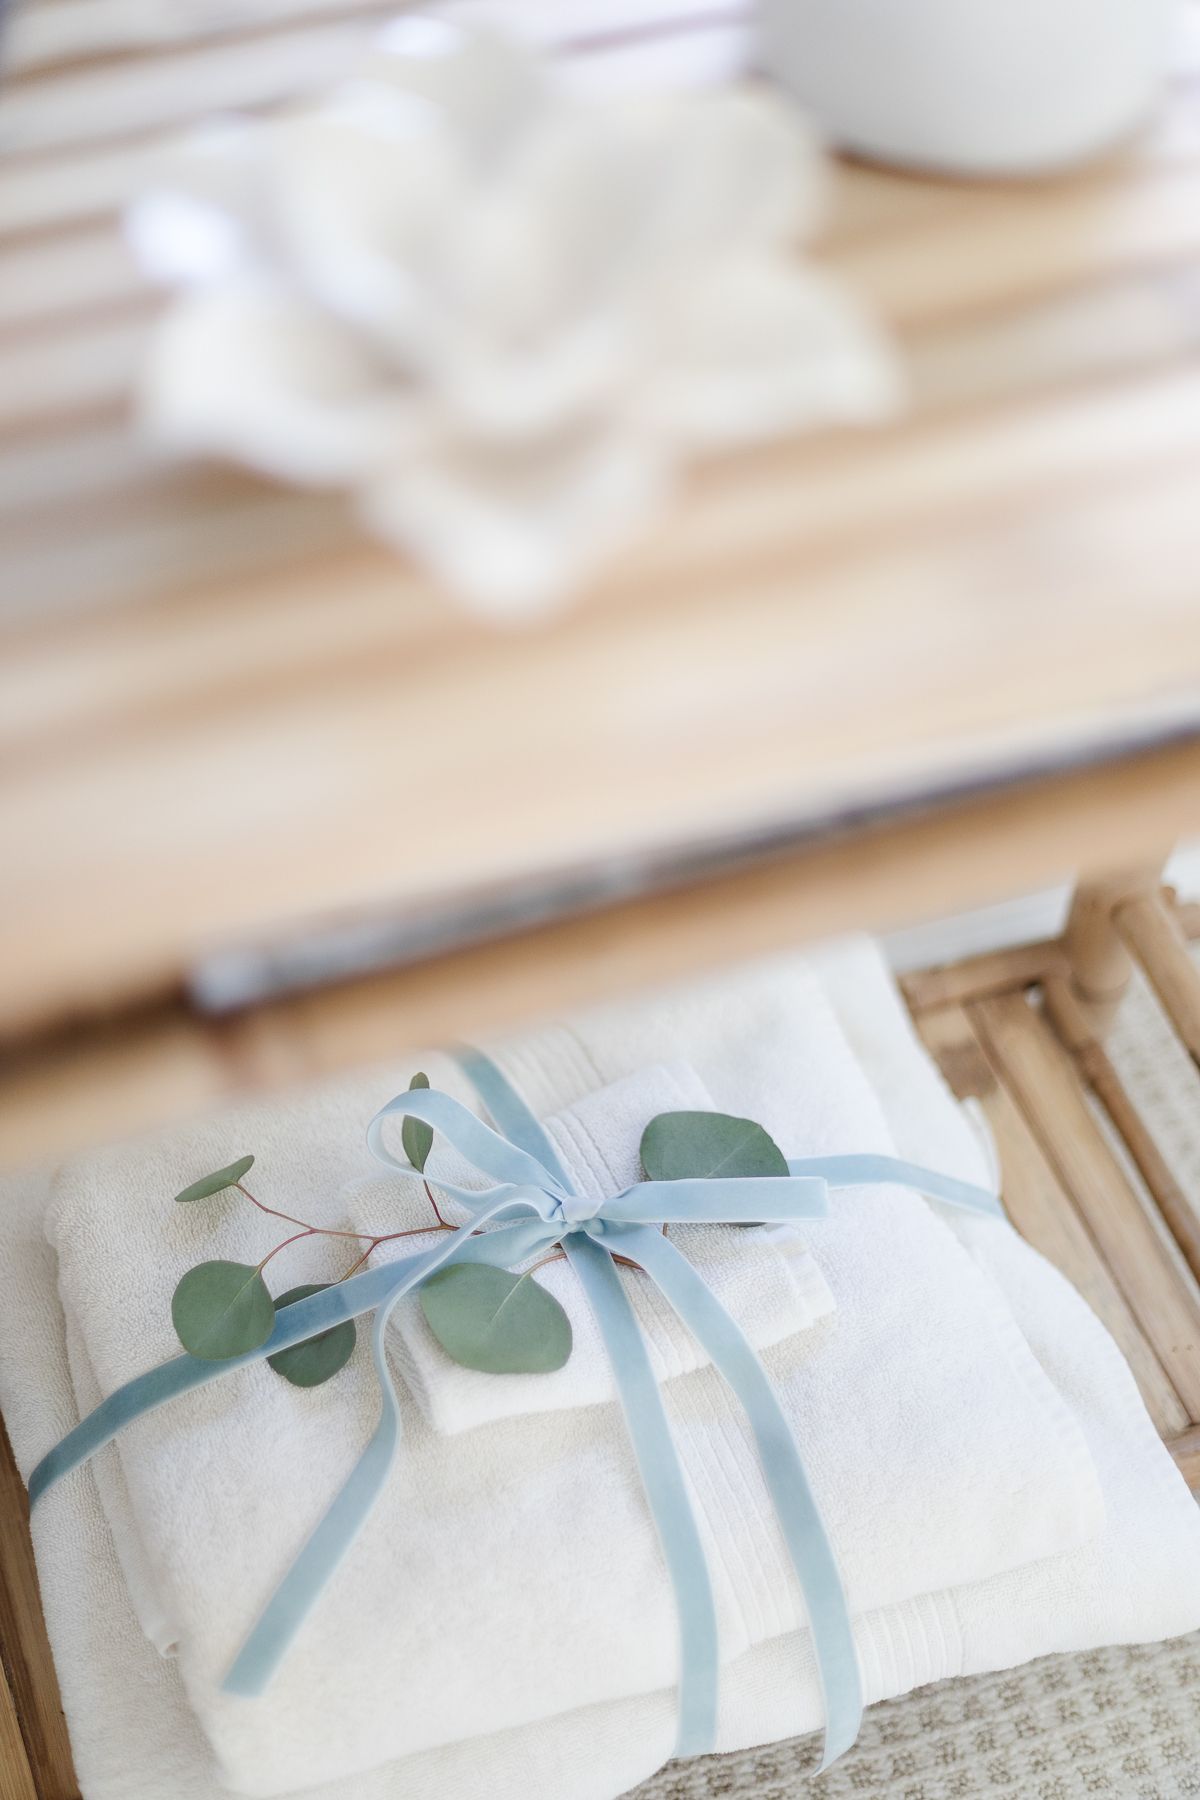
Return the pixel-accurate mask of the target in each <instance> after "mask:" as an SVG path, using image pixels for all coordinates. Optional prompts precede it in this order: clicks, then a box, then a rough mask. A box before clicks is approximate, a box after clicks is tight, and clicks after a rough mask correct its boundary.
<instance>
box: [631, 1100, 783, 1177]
mask: <svg viewBox="0 0 1200 1800" xmlns="http://www.w3.org/2000/svg"><path fill="white" fill-rule="evenodd" d="M642 1167H643V1168H644V1169H645V1171H646V1175H647V1177H648V1179H649V1180H651V1181H695V1180H703V1179H706V1178H708V1177H711V1176H716V1175H739V1176H740V1175H786V1174H787V1172H788V1166H787V1158H786V1156H784V1154H783V1151H782V1150H781V1149H780V1148H779V1146H778V1144H777V1143H776V1142H775V1140H774V1138H772V1137H770V1136H769V1135H768V1133H767V1132H765V1131H764V1130H763V1128H762V1126H761V1125H756V1124H755V1123H754V1120H753V1119H735V1118H733V1117H731V1115H730V1114H729V1113H715V1112H669V1113H659V1115H658V1117H657V1118H656V1119H651V1121H650V1123H649V1124H648V1125H647V1127H646V1129H645V1131H644V1132H643V1133H642Z"/></svg>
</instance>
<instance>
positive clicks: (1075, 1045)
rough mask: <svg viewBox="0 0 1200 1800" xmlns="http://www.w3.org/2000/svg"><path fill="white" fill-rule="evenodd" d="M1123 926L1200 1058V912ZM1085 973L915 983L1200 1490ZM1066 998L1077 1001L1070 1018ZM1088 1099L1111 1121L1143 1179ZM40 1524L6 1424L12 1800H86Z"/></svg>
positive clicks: (0, 1720)
mask: <svg viewBox="0 0 1200 1800" xmlns="http://www.w3.org/2000/svg"><path fill="white" fill-rule="evenodd" d="M1116 922H1117V925H1118V929H1119V930H1120V931H1121V933H1122V936H1123V937H1124V938H1126V939H1127V941H1128V942H1129V944H1130V945H1131V947H1132V949H1133V951H1134V954H1135V955H1136V956H1137V958H1138V960H1139V962H1140V963H1141V964H1142V966H1143V968H1144V969H1145V971H1146V973H1147V975H1148V977H1149V979H1150V981H1151V984H1152V985H1153V987H1154V988H1155V990H1156V992H1157V993H1158V994H1159V996H1160V997H1161V999H1162V1001H1163V1004H1164V1007H1165V1009H1166V1011H1167V1013H1168V1015H1169V1017H1170V1018H1171V1020H1172V1022H1173V1023H1174V1024H1175V1026H1176V1028H1177V1029H1178V1030H1179V1032H1180V1035H1181V1039H1182V1041H1183V1042H1184V1043H1185V1045H1187V1047H1188V1048H1189V1050H1190V1051H1191V1053H1192V1055H1193V1058H1194V1059H1195V1058H1196V1048H1195V1046H1196V1042H1197V1036H1198V1034H1200V973H1198V972H1197V969H1196V966H1195V965H1194V964H1193V963H1192V961H1191V958H1190V956H1189V954H1188V949H1187V945H1188V942H1189V940H1200V907H1195V906H1192V907H1182V908H1181V907H1179V906H1177V905H1176V904H1175V902H1174V899H1173V897H1172V896H1171V895H1170V894H1155V893H1147V892H1142V893H1140V894H1139V895H1138V896H1137V897H1136V898H1135V899H1133V900H1131V901H1130V902H1129V903H1128V904H1127V905H1126V906H1125V907H1123V908H1119V909H1118V910H1117V913H1116ZM1069 976H1070V964H1069V961H1068V957H1067V953H1066V950H1065V948H1064V944H1063V943H1062V941H1060V940H1054V941H1049V942H1045V943H1035V944H1028V945H1021V946H1018V947H1017V948H1016V949H1010V950H1004V951H1000V952H995V953H991V954H988V955H984V956H978V957H973V958H970V959H968V960H966V961H964V962H960V963H957V964H953V965H950V966H948V967H945V968H938V969H929V970H923V971H920V972H918V973H915V974H911V975H908V976H906V977H905V978H904V980H903V984H902V985H903V987H904V991H905V995H906V998H907V1000H908V1004H909V1007H910V1010H911V1011H912V1013H913V1016H914V1018H915V1020H916V1022H917V1025H918V1027H919V1029H920V1031H921V1034H922V1036H923V1038H924V1040H925V1042H926V1044H927V1045H928V1047H929V1049H930V1051H931V1053H932V1054H933V1055H934V1056H935V1057H936V1059H937V1061H938V1062H939V1064H940V1066H941V1068H942V1070H943V1072H944V1073H945V1075H946V1077H947V1079H948V1081H949V1082H950V1084H951V1086H952V1088H953V1089H954V1091H955V1093H956V1094H957V1095H958V1096H959V1097H960V1098H965V1097H967V1096H974V1097H976V1098H977V1099H978V1100H979V1102H980V1103H981V1105H982V1106H983V1108H984V1111H985V1113H986V1115H987V1118H988V1121H989V1123H990V1125H991V1128H992V1131H993V1132H994V1134H995V1138H996V1143H997V1147H998V1150H999V1154H1000V1160H1001V1165H1002V1171H1003V1184H1004V1195H1005V1203H1006V1206H1007V1208H1008V1212H1009V1215H1010V1217H1011V1219H1012V1221H1013V1223H1014V1224H1015V1225H1016V1227H1017V1229H1018V1230H1019V1231H1021V1233H1022V1234H1023V1235H1024V1236H1025V1237H1026V1238H1028V1240H1029V1241H1030V1242H1031V1243H1032V1244H1035V1245H1036V1246H1037V1248H1038V1249H1040V1250H1041V1251H1042V1252H1043V1253H1044V1254H1045V1255H1046V1256H1047V1257H1049V1258H1050V1260H1051V1261H1052V1262H1054V1263H1055V1264H1056V1265H1057V1266H1058V1267H1059V1268H1060V1269H1061V1270H1062V1271H1063V1273H1064V1274H1065V1275H1066V1276H1067V1277H1068V1278H1069V1280H1070V1281H1071V1282H1072V1283H1073V1284H1074V1286H1075V1287H1076V1288H1077V1289H1078V1290H1079V1292H1080V1293H1081V1294H1082V1295H1083V1296H1084V1298H1085V1299H1086V1300H1087V1301H1088V1303H1089V1305H1090V1306H1091V1307H1092V1308H1093V1310H1094V1311H1095V1312H1096V1314H1097V1315H1098V1317H1099V1318H1100V1319H1101V1320H1102V1321H1103V1323H1104V1324H1105V1325H1106V1326H1107V1328H1108V1330H1109V1331H1110V1332H1111V1333H1112V1335H1113V1337H1114V1338H1115V1339H1116V1341H1117V1343H1118V1344H1119V1345H1120V1347H1121V1350H1122V1351H1123V1353H1124V1355H1125V1357H1126V1358H1127V1360H1128V1362H1129V1364H1130V1367H1131V1368H1132V1370H1133V1373H1134V1375H1135V1377H1136V1379H1137V1382H1138V1385H1139V1387H1140V1389H1141V1392H1142V1395H1143V1398H1144V1399H1145V1402H1146V1406H1147V1409H1148V1410H1149V1412H1150V1415H1151V1417H1152V1419H1153V1420H1154V1423H1155V1425H1156V1427H1157V1429H1158V1430H1159V1432H1160V1433H1161V1435H1162V1437H1163V1438H1164V1440H1165V1441H1166V1443H1167V1445H1168V1447H1169V1448H1170V1450H1171V1452H1172V1454H1173V1456H1174V1457H1175V1460H1176V1462H1177V1463H1178V1464H1179V1467H1180V1469H1181V1470H1182V1472H1183V1474H1184V1476H1185V1478H1186V1479H1187V1481H1188V1482H1189V1484H1190V1485H1191V1486H1192V1487H1193V1488H1194V1489H1196V1490H1197V1491H1198V1492H1200V1281H1198V1280H1197V1276H1198V1275H1200V1218H1198V1217H1197V1215H1196V1213H1195V1211H1194V1210H1193V1208H1192V1206H1191V1203H1190V1201H1189V1200H1188V1199H1187V1198H1186V1196H1185V1195H1184V1194H1183V1193H1182V1192H1181V1191H1180V1189H1179V1187H1178V1185H1177V1183H1176V1182H1175V1179H1174V1177H1173V1176H1172V1174H1171V1173H1170V1170H1169V1169H1168V1167H1167V1164H1166V1162H1165V1160H1164V1159H1163V1157H1162V1156H1161V1155H1160V1153H1159V1151H1158V1150H1157V1148H1156V1146H1155V1144H1154V1141H1153V1139H1152V1137H1151V1136H1150V1134H1149V1132H1148V1131H1147V1129H1146V1127H1145V1125H1144V1123H1143V1122H1142V1120H1141V1119H1140V1117H1139V1115H1138V1113H1137V1109H1136V1107H1135V1106H1134V1105H1133V1102H1132V1101H1131V1100H1130V1097H1129V1095H1128V1093H1127V1092H1126V1091H1125V1089H1124V1087H1123V1086H1122V1083H1121V1081H1120V1078H1119V1076H1118V1075H1117V1073H1116V1070H1115V1069H1114V1068H1113V1065H1112V1063H1111V1061H1110V1060H1109V1058H1108V1057H1107V1056H1106V1054H1105V1051H1104V1047H1103V1043H1102V1041H1101V1040H1100V1038H1099V1037H1097V1036H1096V1035H1095V1034H1094V1033H1093V1032H1092V1031H1091V1030H1090V1028H1089V1027H1088V1025H1087V1023H1086V1021H1085V1020H1084V1018H1083V1015H1082V1013H1080V1012H1078V1011H1077V1012H1076V1013H1074V1014H1071V1013H1068V1015H1067V1027H1066V1033H1065V1035H1066V1039H1067V1040H1069V1041H1064V1035H1062V1034H1061V1033H1062V1026H1061V1023H1056V1022H1054V1020H1053V1019H1052V1018H1051V1017H1050V1016H1048V1015H1047V1010H1044V1009H1043V1008H1042V1007H1041V1006H1039V1005H1038V1004H1036V1003H1037V1002H1039V1001H1040V1000H1043V999H1045V998H1046V996H1047V995H1048V994H1049V993H1050V992H1051V991H1052V990H1054V989H1055V988H1056V987H1058V988H1059V989H1060V990H1061V989H1062V988H1063V987H1064V985H1065V984H1066V983H1067V982H1068V980H1069ZM1064 1004H1065V1005H1066V1006H1067V1007H1069V1006H1070V1002H1069V1001H1068V1002H1065V1003H1064V1002H1063V1001H1062V997H1061V993H1060V1013H1059V1015H1058V1018H1059V1020H1060V1021H1061V1015H1062V1007H1063V1005H1064ZM1198 1100H1200V1086H1198ZM1089 1101H1098V1102H1099V1103H1100V1106H1101V1107H1102V1108H1103V1110H1104V1111H1105V1112H1106V1113H1107V1115H1108V1118H1109V1120H1110V1121H1111V1123H1112V1125H1113V1126H1114V1127H1115V1129H1116V1130H1117V1132H1118V1133H1119V1135H1120V1137H1121V1139H1122V1140H1123V1142H1124V1145H1125V1148H1126V1150H1127V1152H1128V1154H1129V1157H1130V1158H1131V1159H1132V1164H1133V1165H1134V1168H1135V1169H1136V1171H1137V1173H1136V1175H1131V1173H1130V1171H1129V1167H1128V1165H1127V1164H1126V1163H1125V1162H1124V1161H1122V1159H1121V1158H1119V1157H1118V1156H1117V1155H1116V1154H1115V1152H1114V1149H1113V1147H1112V1144H1111V1142H1110V1140H1109V1138H1108V1137H1107V1136H1106V1135H1105V1133H1104V1131H1103V1130H1102V1129H1101V1126H1100V1124H1099V1122H1098V1120H1097V1117H1096V1113H1095V1111H1094V1110H1093V1107H1092V1105H1091V1104H1089ZM26 1521H27V1506H26V1497H25V1490H24V1486H23V1484H22V1482H21V1479H20V1477H19V1475H18V1474H17V1472H16V1469H15V1466H14V1465H13V1461H12V1457H11V1453H10V1452H9V1449H8V1444H7V1440H6V1439H5V1438H4V1436H3V1431H2V1430H0V1800H77V1795H78V1788H77V1785H76V1782H75V1777H74V1773H73V1770H72V1767H71V1758H70V1749H69V1745H68V1743H67V1738H66V1733H65V1729H64V1726H63V1719H62V1711H61V1705H60V1702H59V1698H58V1691H57V1686H56V1683H55V1677H54V1668H53V1663H52V1661H51V1657H50V1651H49V1646H48V1644H47V1641H46V1634H45V1628H44V1625H43V1622H42V1617H41V1612H40V1608H39V1604H38V1597H37V1578H36V1573H35V1569H34V1563H33V1551H32V1547H31V1545H30V1541H29V1534H28V1528H27V1522H26Z"/></svg>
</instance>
